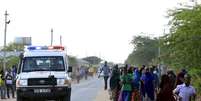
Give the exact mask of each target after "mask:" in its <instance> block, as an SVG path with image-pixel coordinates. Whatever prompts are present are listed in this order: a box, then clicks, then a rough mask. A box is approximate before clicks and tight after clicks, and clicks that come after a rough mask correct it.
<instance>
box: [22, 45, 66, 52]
mask: <svg viewBox="0 0 201 101" xmlns="http://www.w3.org/2000/svg"><path fill="white" fill-rule="evenodd" d="M25 50H28V51H32V50H64V47H63V46H49V47H48V46H28V47H26V48H25Z"/></svg>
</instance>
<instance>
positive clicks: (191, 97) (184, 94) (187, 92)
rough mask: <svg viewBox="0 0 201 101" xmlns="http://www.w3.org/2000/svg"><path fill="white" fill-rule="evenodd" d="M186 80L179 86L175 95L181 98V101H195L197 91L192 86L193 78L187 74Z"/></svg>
mask: <svg viewBox="0 0 201 101" xmlns="http://www.w3.org/2000/svg"><path fill="white" fill-rule="evenodd" d="M184 80H185V81H184V83H183V84H181V85H178V86H177V87H176V89H174V91H173V93H174V94H177V95H178V96H179V99H180V100H179V101H195V96H196V91H195V88H194V87H193V86H191V85H190V82H191V76H190V75H189V74H186V75H185V76H184Z"/></svg>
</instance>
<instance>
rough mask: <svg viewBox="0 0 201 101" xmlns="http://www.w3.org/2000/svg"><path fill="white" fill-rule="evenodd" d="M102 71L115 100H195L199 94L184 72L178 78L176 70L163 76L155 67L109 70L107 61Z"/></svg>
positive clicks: (114, 68)
mask: <svg viewBox="0 0 201 101" xmlns="http://www.w3.org/2000/svg"><path fill="white" fill-rule="evenodd" d="M109 70H110V72H109ZM102 71H103V72H104V74H105V76H104V82H105V90H107V79H108V78H109V92H110V99H111V100H112V101H195V97H196V91H195V88H194V87H193V86H192V85H191V84H190V82H191V76H190V75H189V74H188V73H187V71H186V70H185V69H182V70H181V71H180V72H179V73H178V74H177V75H176V74H175V73H174V71H173V70H168V71H167V72H166V73H164V74H161V73H160V69H159V68H158V67H156V66H151V67H148V66H145V65H143V66H142V67H133V66H129V65H125V66H124V67H118V65H115V66H114V67H112V69H110V68H109V66H107V62H105V65H104V66H103V69H102ZM109 74H110V75H109Z"/></svg>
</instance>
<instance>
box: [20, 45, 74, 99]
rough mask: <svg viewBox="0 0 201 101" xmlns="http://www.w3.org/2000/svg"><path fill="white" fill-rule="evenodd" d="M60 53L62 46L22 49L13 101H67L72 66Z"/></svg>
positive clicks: (69, 93) (63, 54) (62, 52)
mask: <svg viewBox="0 0 201 101" xmlns="http://www.w3.org/2000/svg"><path fill="white" fill-rule="evenodd" d="M64 50H65V49H64V47H63V46H51V47H46V46H41V47H39V46H29V47H26V48H25V52H24V54H23V55H21V56H20V57H21V60H20V65H19V68H18V74H17V80H16V89H17V101H30V100H31V99H37V98H39V99H47V100H56V101H70V97H71V78H70V76H69V73H70V72H72V67H70V66H68V56H67V53H66V52H65V51H64Z"/></svg>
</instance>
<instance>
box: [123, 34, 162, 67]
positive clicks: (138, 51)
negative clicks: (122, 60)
mask: <svg viewBox="0 0 201 101" xmlns="http://www.w3.org/2000/svg"><path fill="white" fill-rule="evenodd" d="M158 43H159V41H158V39H156V38H150V37H145V36H134V38H133V40H132V42H131V44H132V45H133V47H134V48H133V52H132V53H131V54H129V56H128V58H127V60H126V63H129V64H134V65H142V64H145V65H148V64H149V63H151V62H152V60H153V59H156V58H157V57H158V45H159V44H158Z"/></svg>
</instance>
